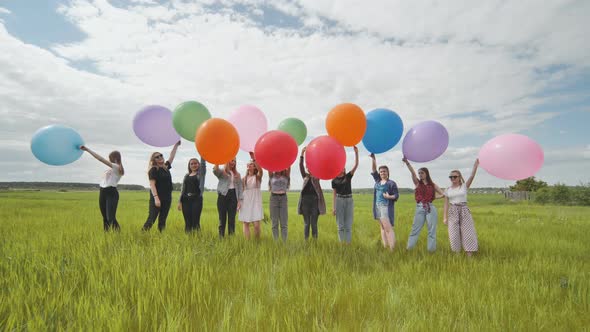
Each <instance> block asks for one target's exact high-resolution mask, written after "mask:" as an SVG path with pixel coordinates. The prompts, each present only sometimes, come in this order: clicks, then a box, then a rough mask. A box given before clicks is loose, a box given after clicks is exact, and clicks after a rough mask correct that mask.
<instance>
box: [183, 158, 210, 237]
mask: <svg viewBox="0 0 590 332" xmlns="http://www.w3.org/2000/svg"><path fill="white" fill-rule="evenodd" d="M206 167H207V163H206V162H205V159H203V158H201V161H200V162H199V160H198V159H197V158H191V159H190V160H189V161H188V173H186V175H185V176H184V179H183V180H182V188H181V189H180V198H179V200H178V210H179V211H182V216H183V217H184V231H185V232H187V233H191V232H193V231H200V230H201V212H202V211H203V191H204V189H205V173H206Z"/></svg>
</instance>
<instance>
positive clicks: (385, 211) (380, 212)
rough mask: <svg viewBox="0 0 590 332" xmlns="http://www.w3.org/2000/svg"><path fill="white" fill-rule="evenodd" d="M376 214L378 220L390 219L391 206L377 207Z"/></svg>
mask: <svg viewBox="0 0 590 332" xmlns="http://www.w3.org/2000/svg"><path fill="white" fill-rule="evenodd" d="M375 212H376V217H377V219H381V218H389V206H388V205H379V204H377V205H376V206H375Z"/></svg>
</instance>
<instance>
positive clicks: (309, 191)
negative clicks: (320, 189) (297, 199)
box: [301, 179, 318, 196]
mask: <svg viewBox="0 0 590 332" xmlns="http://www.w3.org/2000/svg"><path fill="white" fill-rule="evenodd" d="M301 195H305V196H308V195H311V196H317V195H318V194H317V193H316V192H315V188H314V187H313V183H311V179H309V181H307V184H306V185H305V187H303V190H301Z"/></svg>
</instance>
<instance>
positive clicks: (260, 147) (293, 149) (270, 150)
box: [254, 130, 297, 172]
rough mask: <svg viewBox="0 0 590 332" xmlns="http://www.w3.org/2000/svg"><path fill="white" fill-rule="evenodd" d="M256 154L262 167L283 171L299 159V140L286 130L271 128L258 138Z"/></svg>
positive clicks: (255, 148)
mask: <svg viewBox="0 0 590 332" xmlns="http://www.w3.org/2000/svg"><path fill="white" fill-rule="evenodd" d="M254 155H255V156H256V162H258V165H260V167H262V168H264V169H267V170H269V171H271V172H278V171H282V170H284V169H286V168H289V167H290V166H291V164H293V162H294V161H295V159H297V142H296V141H295V139H294V138H293V137H291V135H289V134H288V133H286V132H284V131H280V130H271V131H268V132H266V133H264V134H263V135H262V136H260V138H258V141H256V145H254Z"/></svg>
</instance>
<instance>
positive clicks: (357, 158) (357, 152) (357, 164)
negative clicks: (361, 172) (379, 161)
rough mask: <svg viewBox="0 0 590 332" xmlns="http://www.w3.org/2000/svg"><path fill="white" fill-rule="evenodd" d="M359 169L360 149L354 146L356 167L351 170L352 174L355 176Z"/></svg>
mask: <svg viewBox="0 0 590 332" xmlns="http://www.w3.org/2000/svg"><path fill="white" fill-rule="evenodd" d="M358 167H359V148H357V147H356V145H355V146H354V166H352V169H351V170H350V174H352V175H354V172H356V169H357V168H358Z"/></svg>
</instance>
